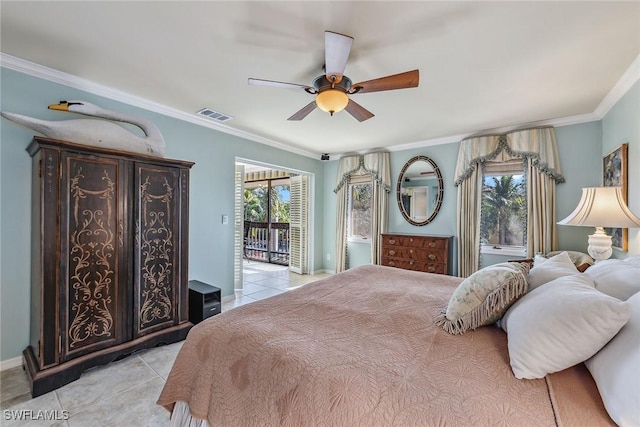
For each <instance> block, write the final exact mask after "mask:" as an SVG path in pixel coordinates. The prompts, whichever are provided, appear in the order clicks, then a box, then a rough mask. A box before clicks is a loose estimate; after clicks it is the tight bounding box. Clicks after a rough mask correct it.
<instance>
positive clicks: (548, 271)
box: [527, 252, 578, 292]
mask: <svg viewBox="0 0 640 427" xmlns="http://www.w3.org/2000/svg"><path fill="white" fill-rule="evenodd" d="M576 273H578V269H577V268H576V266H575V265H574V264H573V261H571V258H570V257H569V254H567V253H566V252H560V253H559V254H558V255H555V256H553V257H551V258H548V259H547V258H545V257H542V256H540V255H536V256H535V258H534V260H533V268H532V269H531V271H530V272H529V276H528V277H527V280H528V282H529V292H531V291H532V290H533V289H535V288H537V287H538V286H541V285H544V284H545V283H547V282H550V281H552V280H554V279H557V278H558V277H562V276H568V275H571V274H576Z"/></svg>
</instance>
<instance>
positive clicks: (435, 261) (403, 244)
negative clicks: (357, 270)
mask: <svg viewBox="0 0 640 427" xmlns="http://www.w3.org/2000/svg"><path fill="white" fill-rule="evenodd" d="M452 239H453V237H451V236H425V235H417V234H396V233H387V234H383V235H382V265H386V266H389V267H397V268H403V269H405V270H416V271H425V272H427V273H437V274H451V268H452V265H451V250H452Z"/></svg>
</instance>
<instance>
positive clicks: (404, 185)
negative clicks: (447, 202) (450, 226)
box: [396, 156, 444, 225]
mask: <svg viewBox="0 0 640 427" xmlns="http://www.w3.org/2000/svg"><path fill="white" fill-rule="evenodd" d="M443 193H444V182H443V180H442V174H441V173H440V169H439V168H438V165H436V163H435V162H434V161H433V160H431V159H430V158H429V157H426V156H416V157H414V158H412V159H410V160H409V161H408V162H407V163H406V164H405V165H404V167H403V168H402V171H400V175H399V176H398V186H397V188H396V194H397V196H398V208H400V212H401V213H402V216H404V218H405V219H406V220H407V221H408V222H409V223H410V224H413V225H425V224H429V223H430V222H431V221H433V219H434V218H435V217H436V215H437V214H438V211H439V210H440V205H442V195H443Z"/></svg>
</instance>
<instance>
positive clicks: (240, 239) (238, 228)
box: [233, 165, 244, 290]
mask: <svg viewBox="0 0 640 427" xmlns="http://www.w3.org/2000/svg"><path fill="white" fill-rule="evenodd" d="M233 199H234V215H233V227H234V228H233V241H234V245H233V287H234V288H235V289H236V290H242V258H243V256H244V250H243V249H244V165H236V170H235V186H234V194H233Z"/></svg>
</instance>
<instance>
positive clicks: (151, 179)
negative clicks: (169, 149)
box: [133, 163, 181, 336]
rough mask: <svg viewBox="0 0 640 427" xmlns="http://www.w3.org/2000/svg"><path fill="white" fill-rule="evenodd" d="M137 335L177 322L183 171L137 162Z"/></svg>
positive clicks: (135, 192)
mask: <svg viewBox="0 0 640 427" xmlns="http://www.w3.org/2000/svg"><path fill="white" fill-rule="evenodd" d="M134 194H135V197H136V198H137V200H136V203H135V209H136V214H135V239H136V242H135V257H134V272H135V275H136V277H135V280H134V309H133V315H134V336H142V335H145V334H148V333H151V332H153V331H155V330H158V329H161V328H165V327H167V326H168V325H173V324H176V319H177V314H178V313H177V309H178V307H177V305H178V299H177V297H178V296H179V295H178V294H177V292H176V284H177V283H179V282H178V273H179V262H180V258H179V254H180V233H181V230H180V217H179V214H180V210H179V202H180V200H179V194H180V170H179V169H178V168H172V167H163V166H158V165H151V164H144V163H136V165H135V189H134Z"/></svg>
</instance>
